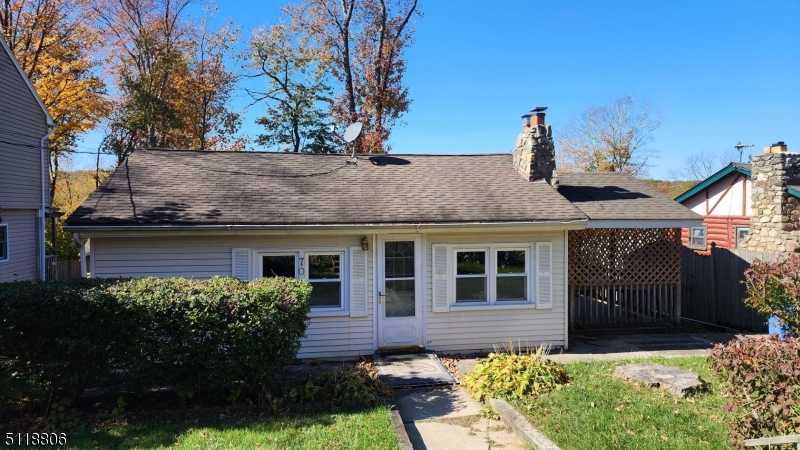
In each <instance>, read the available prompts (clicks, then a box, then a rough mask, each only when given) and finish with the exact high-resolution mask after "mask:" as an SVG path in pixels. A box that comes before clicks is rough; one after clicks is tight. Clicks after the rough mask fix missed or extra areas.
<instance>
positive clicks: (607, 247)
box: [569, 228, 681, 286]
mask: <svg viewBox="0 0 800 450" xmlns="http://www.w3.org/2000/svg"><path fill="white" fill-rule="evenodd" d="M680 279H681V229H680V228H590V229H586V230H576V231H570V232H569V284H570V285H571V286H599V285H640V284H670V283H678V282H680Z"/></svg>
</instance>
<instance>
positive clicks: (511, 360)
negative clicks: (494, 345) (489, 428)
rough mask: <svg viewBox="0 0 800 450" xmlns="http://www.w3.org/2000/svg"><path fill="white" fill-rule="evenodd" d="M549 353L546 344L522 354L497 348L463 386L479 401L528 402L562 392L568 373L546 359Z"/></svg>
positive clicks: (468, 377)
mask: <svg viewBox="0 0 800 450" xmlns="http://www.w3.org/2000/svg"><path fill="white" fill-rule="evenodd" d="M547 353H548V349H547V347H545V346H543V345H542V346H539V347H538V348H537V349H536V350H535V351H531V350H530V349H528V350H526V351H525V352H520V353H517V352H515V350H514V346H513V345H508V346H507V348H506V349H505V350H504V351H498V350H497V349H495V352H494V353H489V356H488V358H487V359H485V360H483V361H480V362H479V363H478V364H476V365H475V368H474V369H473V370H472V372H470V373H468V374H467V375H466V376H465V377H464V382H463V384H464V386H465V387H466V388H467V389H469V391H470V394H471V395H472V397H473V398H475V399H476V400H478V401H483V399H484V398H486V397H502V398H509V399H525V398H527V397H531V396H536V395H539V394H540V393H543V392H548V391H552V390H560V389H562V388H563V386H564V384H565V383H566V382H567V372H566V371H565V370H564V368H563V367H562V366H561V365H560V364H558V363H555V362H553V361H550V360H549V359H547V358H545V357H546V356H547Z"/></svg>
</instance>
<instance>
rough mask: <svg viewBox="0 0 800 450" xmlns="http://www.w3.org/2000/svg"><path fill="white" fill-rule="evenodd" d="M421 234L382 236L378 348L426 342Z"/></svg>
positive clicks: (379, 248)
mask: <svg viewBox="0 0 800 450" xmlns="http://www.w3.org/2000/svg"><path fill="white" fill-rule="evenodd" d="M422 258H423V253H422V246H421V244H420V238H419V236H414V235H412V236H385V237H381V238H379V239H378V264H377V266H378V348H393V347H394V348H396V347H415V346H423V347H424V343H423V335H422V305H423V297H422Z"/></svg>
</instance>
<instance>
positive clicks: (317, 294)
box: [306, 253, 343, 308]
mask: <svg viewBox="0 0 800 450" xmlns="http://www.w3.org/2000/svg"><path fill="white" fill-rule="evenodd" d="M342 256H343V254H342V253H328V254H321V253H317V254H309V253H306V259H307V260H308V282H309V283H311V287H312V288H313V289H312V290H311V307H312V308H315V307H316V308H341V307H342V269H341V267H342Z"/></svg>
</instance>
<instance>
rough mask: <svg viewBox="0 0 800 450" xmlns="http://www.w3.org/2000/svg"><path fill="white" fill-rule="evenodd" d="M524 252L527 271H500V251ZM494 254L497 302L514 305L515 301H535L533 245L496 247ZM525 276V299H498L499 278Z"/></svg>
mask: <svg viewBox="0 0 800 450" xmlns="http://www.w3.org/2000/svg"><path fill="white" fill-rule="evenodd" d="M519 251H521V252H523V253H524V254H525V272H523V273H513V274H511V273H503V274H501V273H500V272H499V270H498V269H499V267H498V264H499V258H498V257H497V253H498V252H519ZM492 256H493V257H494V280H495V281H494V298H495V303H497V304H501V305H513V304H515V303H531V302H533V298H532V297H533V295H532V293H533V289H532V288H531V257H532V252H531V246H528V247H502V246H498V247H494V250H493V251H492ZM523 276H524V277H525V294H526V295H525V298H524V299H510V300H498V299H497V278H513V277H523Z"/></svg>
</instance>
